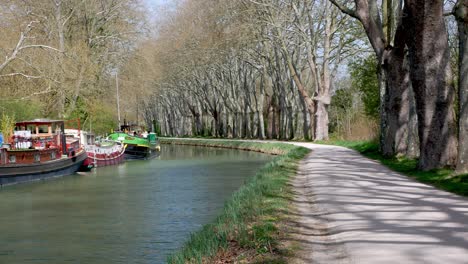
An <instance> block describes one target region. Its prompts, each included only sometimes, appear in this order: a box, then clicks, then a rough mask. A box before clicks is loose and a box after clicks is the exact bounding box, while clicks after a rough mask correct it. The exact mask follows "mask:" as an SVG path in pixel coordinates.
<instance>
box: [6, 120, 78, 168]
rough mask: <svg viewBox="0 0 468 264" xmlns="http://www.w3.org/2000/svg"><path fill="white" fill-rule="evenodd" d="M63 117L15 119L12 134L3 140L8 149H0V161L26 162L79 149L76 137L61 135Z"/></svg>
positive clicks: (42, 160) (51, 157)
mask: <svg viewBox="0 0 468 264" xmlns="http://www.w3.org/2000/svg"><path fill="white" fill-rule="evenodd" d="M64 131H65V123H64V121H63V120H49V119H35V120H31V121H22V122H18V123H16V125H15V131H14V135H13V136H12V137H11V138H10V139H4V141H5V143H9V146H10V147H9V148H2V149H0V165H1V164H30V163H37V162H46V161H52V160H56V159H60V158H62V155H67V156H69V155H73V156H74V154H75V153H77V152H78V151H79V150H80V149H81V146H80V141H79V139H68V138H66V137H65V134H64Z"/></svg>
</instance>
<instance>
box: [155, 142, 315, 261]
mask: <svg viewBox="0 0 468 264" xmlns="http://www.w3.org/2000/svg"><path fill="white" fill-rule="evenodd" d="M161 143H166V144H167V143H175V144H189V145H202V146H212V147H224V148H237V149H245V150H253V151H261V152H265V153H274V154H281V156H279V157H277V158H275V159H274V160H273V161H272V162H270V163H269V164H267V165H266V166H265V167H264V168H262V169H261V170H260V171H259V172H258V173H257V174H256V175H255V176H254V177H253V178H252V179H250V180H249V181H248V182H247V183H246V184H245V185H244V186H243V187H241V189H240V190H239V191H237V192H236V193H235V194H234V195H233V196H232V198H231V199H230V200H229V201H228V202H226V204H225V206H224V210H223V213H222V215H221V216H219V217H218V218H217V220H216V221H215V223H213V224H209V225H206V226H204V227H203V229H202V230H200V231H198V232H196V233H194V234H192V235H191V237H190V239H189V241H188V242H187V243H186V245H185V246H184V248H183V249H182V250H180V251H179V252H178V253H176V254H174V255H172V256H171V257H170V258H169V259H168V262H169V263H202V262H203V263H212V262H213V261H212V260H213V259H212V258H213V257H215V256H216V255H217V254H218V253H219V252H220V251H223V250H226V249H230V248H229V247H232V244H235V245H236V246H238V247H240V248H241V250H253V251H255V252H256V253H255V254H256V255H257V256H258V257H259V258H262V257H264V256H265V255H269V254H270V255H271V252H274V251H275V250H276V249H277V246H278V245H277V242H278V238H279V231H278V228H279V226H278V224H279V223H280V222H281V220H282V217H283V216H282V214H281V213H280V210H284V209H285V208H287V206H288V200H287V198H288V197H290V192H289V189H288V186H287V182H288V180H289V178H290V177H291V176H292V175H294V174H295V172H296V169H297V166H298V163H299V161H300V160H301V159H302V158H303V157H305V155H307V153H309V152H310V150H308V149H306V148H302V147H295V146H293V145H288V144H281V143H266V144H265V143H253V142H242V141H224V140H223V141H219V140H216V141H214V140H192V139H189V140H183V139H177V140H173V139H164V138H162V139H161ZM270 257H271V256H270ZM274 259H275V258H274ZM278 259H279V260H278ZM269 261H270V260H269ZM271 261H273V260H271ZM276 261H277V262H275V263H280V261H281V256H278V257H276ZM269 263H273V262H269Z"/></svg>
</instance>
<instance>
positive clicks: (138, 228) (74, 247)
mask: <svg viewBox="0 0 468 264" xmlns="http://www.w3.org/2000/svg"><path fill="white" fill-rule="evenodd" d="M271 159H272V157H271V156H269V155H265V154H260V153H254V152H245V151H237V150H225V149H213V148H202V147H190V146H173V145H163V146H162V155H161V157H159V158H158V159H155V160H151V161H133V162H127V163H125V164H122V165H120V166H114V167H103V168H99V169H97V170H95V171H93V172H90V173H86V174H80V175H74V176H68V177H63V178H59V179H55V180H49V181H45V182H35V183H27V184H22V185H16V186H8V187H4V188H2V189H0V263H87V264H90V263H165V261H166V258H167V256H168V255H169V254H171V253H173V252H174V251H176V250H177V249H179V248H180V247H181V246H182V245H183V244H184V242H185V241H187V240H188V238H189V236H190V233H192V232H194V231H196V230H198V229H200V227H201V226H203V225H204V224H207V223H209V222H211V221H213V220H214V219H215V218H216V216H217V215H218V214H219V213H220V212H221V209H222V207H223V204H224V202H225V201H226V199H228V198H229V197H230V196H231V195H232V193H233V192H235V191H236V190H237V189H238V188H239V187H240V186H241V185H242V184H243V183H244V182H245V181H246V180H247V179H248V178H249V177H251V176H253V175H254V174H255V172H256V170H258V169H259V168H260V167H262V166H263V165H265V164H266V163H267V162H268V161H270V160H271Z"/></svg>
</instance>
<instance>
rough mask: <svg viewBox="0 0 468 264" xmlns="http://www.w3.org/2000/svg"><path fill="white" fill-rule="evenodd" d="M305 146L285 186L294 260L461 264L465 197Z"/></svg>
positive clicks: (348, 153)
mask: <svg viewBox="0 0 468 264" xmlns="http://www.w3.org/2000/svg"><path fill="white" fill-rule="evenodd" d="M294 144H295V145H301V146H304V147H308V148H311V149H312V150H313V151H312V153H311V154H310V155H308V156H307V158H306V159H304V160H303V161H302V163H301V166H300V170H299V172H298V175H297V177H296V178H295V179H294V180H293V182H292V185H293V187H294V188H293V189H294V192H295V198H294V201H293V203H294V204H295V205H296V208H297V211H296V212H295V213H294V214H293V217H292V219H293V222H294V225H293V226H294V228H293V229H292V232H293V238H292V240H293V242H296V243H297V244H299V245H300V246H301V254H300V257H297V258H296V259H295V260H294V262H295V263H326V264H333V263H357V264H367V263H372V264H375V263H392V264H393V263H404V264H406V263H447V264H457V263H464V264H468V199H466V198H463V197H459V196H457V195H454V194H450V193H447V192H444V191H440V190H437V189H435V188H433V187H431V186H428V185H425V184H421V183H418V182H415V181H413V180H411V179H409V178H407V177H405V176H402V175H400V174H398V173H395V172H392V171H391V170H389V169H388V168H386V167H384V166H382V165H381V164H379V163H378V162H375V161H372V160H369V159H367V158H364V157H363V156H361V155H360V154H358V153H357V152H355V151H353V150H349V149H346V148H342V147H336V146H325V145H316V144H309V143H294Z"/></svg>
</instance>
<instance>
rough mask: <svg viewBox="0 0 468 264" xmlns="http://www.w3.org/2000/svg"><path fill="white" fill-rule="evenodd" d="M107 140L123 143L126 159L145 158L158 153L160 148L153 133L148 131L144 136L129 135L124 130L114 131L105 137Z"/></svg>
mask: <svg viewBox="0 0 468 264" xmlns="http://www.w3.org/2000/svg"><path fill="white" fill-rule="evenodd" d="M107 139H108V140H115V141H119V142H121V143H122V144H125V145H126V146H127V147H126V148H125V159H126V160H136V159H139V160H145V159H151V158H154V157H156V156H158V155H159V152H160V150H161V148H160V146H159V140H158V138H157V137H156V134H155V133H149V134H148V135H147V136H146V137H144V136H136V135H133V136H132V135H129V134H127V133H124V132H115V133H112V134H110V135H109V136H108V137H107Z"/></svg>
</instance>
